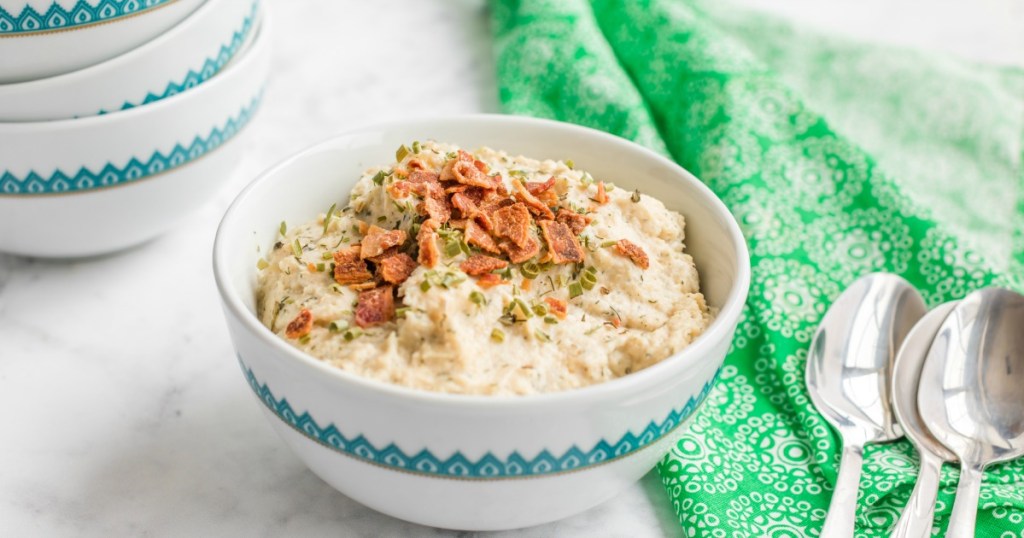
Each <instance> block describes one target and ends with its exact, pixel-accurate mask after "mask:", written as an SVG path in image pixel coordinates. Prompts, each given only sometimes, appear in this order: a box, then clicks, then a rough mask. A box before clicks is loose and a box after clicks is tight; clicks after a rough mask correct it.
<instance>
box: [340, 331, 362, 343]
mask: <svg viewBox="0 0 1024 538" xmlns="http://www.w3.org/2000/svg"><path fill="white" fill-rule="evenodd" d="M362 335H363V331H360V330H359V329H349V330H347V331H345V334H343V335H342V336H343V337H344V338H345V341H346V342H351V341H353V340H355V339H356V338H359V337H360V336H362Z"/></svg>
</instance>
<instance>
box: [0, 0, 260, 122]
mask: <svg viewBox="0 0 1024 538" xmlns="http://www.w3.org/2000/svg"><path fill="white" fill-rule="evenodd" d="M0 1H2V0H0ZM257 6H258V0H206V2H205V3H204V4H203V5H202V6H200V7H199V9H197V10H196V11H195V12H194V13H192V14H191V15H189V16H188V17H186V18H185V20H183V21H181V23H179V24H177V25H176V26H174V27H173V28H171V29H170V30H168V31H167V32H166V33H164V34H162V35H160V36H158V37H157V38H156V39H153V40H152V41H148V42H146V43H144V44H143V45H142V46H140V47H138V48H136V49H132V50H131V51H129V52H127V53H125V54H122V55H119V56H116V57H114V58H111V59H110V60H107V61H105V62H101V63H99V64H96V65H93V66H89V67H86V68H84V69H79V70H77V71H73V72H70V73H66V74H62V75H58V76H54V77H49V78H44V79H38V80H32V81H29V82H22V83H17V84H0V122H22V121H45V120H62V119H68V118H76V117H85V116H92V115H95V114H99V113H104V112H115V111H118V110H123V109H127V108H132V107H135V106H139V105H144V104H148V103H151V102H154V101H158V100H160V99H163V98H165V97H169V96H171V95H176V94H178V93H180V92H182V91H184V90H187V89H189V88H192V87H194V86H196V85H198V84H201V83H203V82H204V81H206V80H208V79H209V78H210V77H213V76H214V75H215V74H217V72H218V71H220V69H221V68H223V67H224V65H225V64H227V63H228V61H230V60H231V58H232V57H233V56H234V54H235V53H236V52H237V51H238V49H239V47H241V45H242V43H243V42H244V41H245V39H246V37H247V36H248V34H249V31H250V29H251V27H252V22H253V19H254V17H255V15H256V8H257ZM0 41H2V39H0ZM0 46H2V45H0Z"/></svg>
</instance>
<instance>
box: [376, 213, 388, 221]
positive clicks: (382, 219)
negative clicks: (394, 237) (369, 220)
mask: <svg viewBox="0 0 1024 538" xmlns="http://www.w3.org/2000/svg"><path fill="white" fill-rule="evenodd" d="M386 220H388V218H387V217H386V216H384V215H381V216H379V217H377V222H384V221H386Z"/></svg>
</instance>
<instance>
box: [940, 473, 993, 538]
mask: <svg viewBox="0 0 1024 538" xmlns="http://www.w3.org/2000/svg"><path fill="white" fill-rule="evenodd" d="M983 471H984V467H983V466H981V465H968V464H964V463H961V464H960V482H959V483H958V484H957V486H956V500H955V501H953V513H952V514H950V516H949V527H947V528H946V538H974V520H975V518H976V517H977V516H978V496H979V495H981V474H982V472H983Z"/></svg>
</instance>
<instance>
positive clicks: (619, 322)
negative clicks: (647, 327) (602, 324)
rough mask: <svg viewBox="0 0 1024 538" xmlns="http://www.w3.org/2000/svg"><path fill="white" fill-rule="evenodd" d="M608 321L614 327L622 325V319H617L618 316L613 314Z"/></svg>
mask: <svg viewBox="0 0 1024 538" xmlns="http://www.w3.org/2000/svg"><path fill="white" fill-rule="evenodd" d="M608 322H609V323H611V324H612V327H615V328H616V329H618V328H619V327H621V326H622V320H621V319H619V316H615V317H613V318H611V319H609V320H608Z"/></svg>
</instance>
